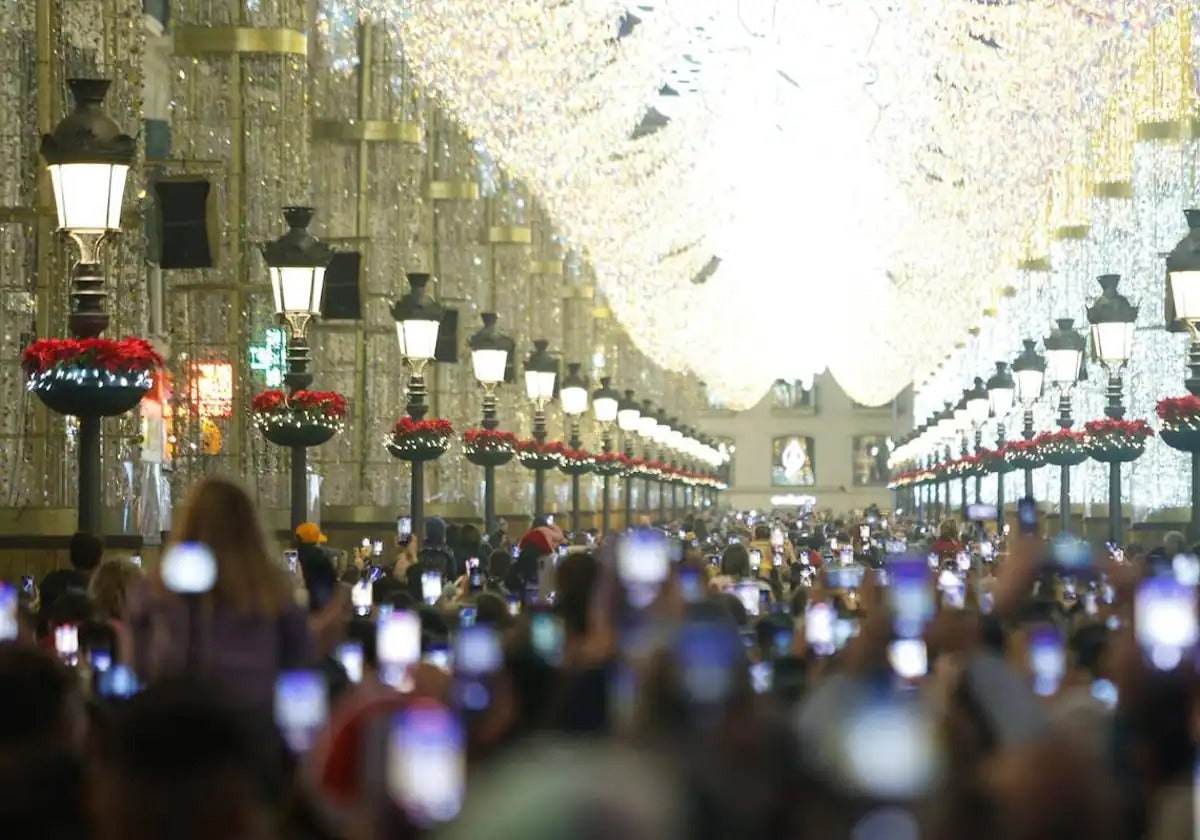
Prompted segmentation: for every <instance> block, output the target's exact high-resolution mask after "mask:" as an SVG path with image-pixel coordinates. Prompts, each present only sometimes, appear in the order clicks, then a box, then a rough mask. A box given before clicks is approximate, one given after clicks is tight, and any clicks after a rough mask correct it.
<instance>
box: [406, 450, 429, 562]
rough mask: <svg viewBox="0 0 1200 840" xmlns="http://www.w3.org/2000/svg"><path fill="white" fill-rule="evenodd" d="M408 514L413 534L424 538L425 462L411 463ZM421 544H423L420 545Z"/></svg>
mask: <svg viewBox="0 0 1200 840" xmlns="http://www.w3.org/2000/svg"><path fill="white" fill-rule="evenodd" d="M409 513H410V514H411V515H412V521H413V528H414V529H420V530H414V533H417V534H420V539H422V540H424V538H425V462H424V461H413V462H412V494H411V497H410V500H409ZM421 544H423V543H421Z"/></svg>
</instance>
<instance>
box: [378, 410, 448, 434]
mask: <svg viewBox="0 0 1200 840" xmlns="http://www.w3.org/2000/svg"><path fill="white" fill-rule="evenodd" d="M452 434H454V426H453V425H452V424H451V423H450V421H449V420H441V419H431V420H413V419H412V418H411V417H409V416H407V415H406V416H404V417H401V418H400V419H399V420H397V421H396V425H395V427H394V428H393V429H392V436H393V437H397V438H404V437H450V435H452Z"/></svg>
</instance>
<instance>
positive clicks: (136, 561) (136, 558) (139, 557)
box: [129, 554, 142, 569]
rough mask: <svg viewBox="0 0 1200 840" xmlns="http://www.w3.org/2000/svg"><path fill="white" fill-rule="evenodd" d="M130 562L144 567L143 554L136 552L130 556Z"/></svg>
mask: <svg viewBox="0 0 1200 840" xmlns="http://www.w3.org/2000/svg"><path fill="white" fill-rule="evenodd" d="M129 562H130V563H132V564H133V565H135V566H137V567H138V568H139V569H140V568H142V555H140V554H134V555H132V556H130V558H129Z"/></svg>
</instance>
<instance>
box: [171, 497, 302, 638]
mask: <svg viewBox="0 0 1200 840" xmlns="http://www.w3.org/2000/svg"><path fill="white" fill-rule="evenodd" d="M178 543H201V544H203V545H206V546H208V548H209V549H211V550H212V553H213V556H214V557H216V561H217V581H216V583H215V584H214V585H213V589H212V592H211V593H210V594H209V597H210V598H211V599H212V600H214V601H215V602H217V603H220V604H222V605H223V606H226V607H229V608H231V609H233V610H235V611H237V612H242V613H251V614H253V613H257V614H260V615H269V616H271V615H278V614H279V613H280V612H282V611H283V610H284V609H285V608H287V607H288V606H290V605H292V604H294V603H295V595H294V594H293V592H292V589H293V587H292V585H291V584H290V583H289V582H288V579H287V575H286V573H285V571H284V568H283V565H282V563H281V562H280V560H279V557H280V556H281V555H280V554H279V551H278V550H277V549H276V547H275V543H274V540H272V539H271V538H270V537H269V536H268V535H267V530H266V527H265V526H264V525H263V521H262V517H261V516H259V512H258V508H257V506H256V505H255V504H254V500H253V499H251V498H250V495H249V494H248V493H247V492H246V490H245V489H244V488H243V487H242V486H241V485H240V484H239V483H237V482H236V481H233V480H232V479H229V478H224V477H221V476H210V477H208V478H204V479H201V480H200V481H199V482H197V483H196V484H194V485H193V486H192V488H191V490H190V491H188V494H187V498H186V499H185V500H184V503H183V509H182V511H181V512H180V513H179V515H178V516H177V517H176V519H175V523H174V527H173V528H172V529H171V538H170V543H169V544H170V545H175V544H178ZM154 577H155V579H156V582H157V583H158V585H160V586H161V585H162V577H161V575H157V574H156V575H155V576H154Z"/></svg>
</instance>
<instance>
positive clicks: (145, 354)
mask: <svg viewBox="0 0 1200 840" xmlns="http://www.w3.org/2000/svg"><path fill="white" fill-rule="evenodd" d="M162 366H163V360H162V356H160V355H159V354H158V351H157V350H155V349H154V345H152V344H151V343H150V342H149V341H146V340H145V339H144V338H122V339H111V338H40V339H38V340H37V341H35V342H33V343H32V344H30V345H29V346H28V347H26V348H25V350H24V352H23V353H22V354H21V367H22V368H23V369H24V370H25V372H26V374H29V375H33V374H37V373H45V372H46V371H48V370H52V369H54V368H56V367H64V368H96V369H99V370H104V371H108V372H109V373H144V372H149V371H153V370H157V369H159V368H161V367H162Z"/></svg>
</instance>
